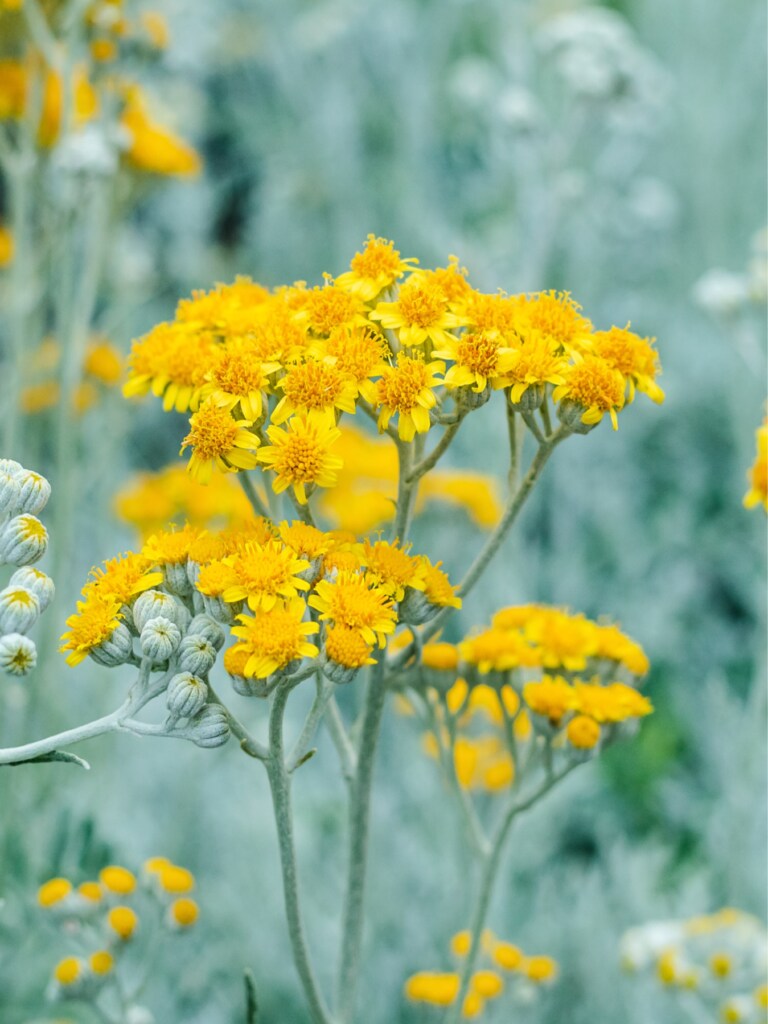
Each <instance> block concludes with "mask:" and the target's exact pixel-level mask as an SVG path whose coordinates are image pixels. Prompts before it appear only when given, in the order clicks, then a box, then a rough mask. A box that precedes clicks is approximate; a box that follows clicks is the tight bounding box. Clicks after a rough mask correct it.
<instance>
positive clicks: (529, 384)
mask: <svg viewBox="0 0 768 1024" xmlns="http://www.w3.org/2000/svg"><path fill="white" fill-rule="evenodd" d="M566 366H567V361H566V358H565V356H563V355H562V354H559V353H558V345H557V344H556V342H554V341H552V339H551V338H550V337H549V336H548V335H546V334H541V333H539V332H538V331H531V332H530V333H529V334H527V335H526V337H525V340H524V342H523V343H522V345H520V346H519V348H517V349H516V350H515V353H514V357H513V358H512V359H511V360H510V366H509V367H508V370H507V375H506V377H507V380H506V383H507V384H508V385H509V386H510V387H509V398H510V401H512V402H513V403H515V404H517V403H518V402H519V401H520V400H521V399H522V397H523V395H524V394H525V393H526V391H528V389H529V388H538V389H541V388H542V387H543V385H544V384H555V385H560V384H564V383H565V377H564V376H563V371H564V369H565V367H566Z"/></svg>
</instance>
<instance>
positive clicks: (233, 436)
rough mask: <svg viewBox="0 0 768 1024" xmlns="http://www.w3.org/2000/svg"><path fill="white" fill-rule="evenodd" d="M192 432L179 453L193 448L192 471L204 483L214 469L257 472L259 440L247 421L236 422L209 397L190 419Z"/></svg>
mask: <svg viewBox="0 0 768 1024" xmlns="http://www.w3.org/2000/svg"><path fill="white" fill-rule="evenodd" d="M189 426H190V431H189V433H188V434H187V436H186V437H185V438H184V441H183V443H182V445H181V450H180V453H179V454H182V453H183V452H184V449H185V448H191V449H192V454H191V456H190V459H189V466H188V469H189V472H190V473H191V474H192V476H193V477H194V478H195V479H196V480H199V481H200V482H201V483H208V481H209V480H210V479H211V477H212V476H213V470H214V468H216V469H219V470H221V472H222V473H232V472H237V471H238V470H240V469H254V468H255V466H257V465H258V459H257V457H256V455H255V451H256V448H258V446H259V444H260V443H261V442H260V441H259V438H258V437H257V436H256V434H254V433H253V432H252V431H250V430H248V429H247V428H248V427H249V426H250V422H249V421H248V420H236V419H233V418H232V414H231V413H230V412H229V411H228V410H227V409H226V408H222V407H221V406H219V405H217V404H216V402H215V401H214V399H213V398H208V399H207V400H206V401H205V402H203V404H202V405H201V406H200V408H199V409H198V411H197V412H196V413H193V414H192V416H191V417H190V420H189Z"/></svg>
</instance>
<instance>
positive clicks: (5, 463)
mask: <svg viewBox="0 0 768 1024" xmlns="http://www.w3.org/2000/svg"><path fill="white" fill-rule="evenodd" d="M23 472H24V467H23V466H22V464H21V463H20V462H17V461H16V460H15V459H0V473H7V474H8V476H18V475H19V473H23Z"/></svg>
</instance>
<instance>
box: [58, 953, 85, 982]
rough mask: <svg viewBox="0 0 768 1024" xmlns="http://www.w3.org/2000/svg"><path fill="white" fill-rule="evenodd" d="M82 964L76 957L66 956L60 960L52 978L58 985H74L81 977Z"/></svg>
mask: <svg viewBox="0 0 768 1024" xmlns="http://www.w3.org/2000/svg"><path fill="white" fill-rule="evenodd" d="M82 973H83V964H82V961H81V960H79V959H78V958H77V957H76V956H67V957H65V958H64V959H63V960H60V961H59V962H58V963H57V964H56V967H55V968H54V971H53V976H54V978H55V979H56V981H57V982H58V983H59V984H60V985H64V986H67V985H74V984H75V982H76V981H79V979H80V978H81V977H82Z"/></svg>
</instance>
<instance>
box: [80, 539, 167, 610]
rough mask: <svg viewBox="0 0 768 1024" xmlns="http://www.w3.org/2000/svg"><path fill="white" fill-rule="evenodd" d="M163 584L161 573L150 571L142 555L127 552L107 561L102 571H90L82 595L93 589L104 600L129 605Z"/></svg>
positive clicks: (98, 569)
mask: <svg viewBox="0 0 768 1024" xmlns="http://www.w3.org/2000/svg"><path fill="white" fill-rule="evenodd" d="M162 582H163V574H162V573H161V572H158V571H157V570H155V571H154V572H153V571H152V563H151V562H150V560H149V559H148V558H147V557H146V556H145V555H138V554H136V553H135V552H133V551H126V552H125V554H123V555H118V556H117V557H116V558H109V559H107V561H105V562H104V564H103V568H94V569H91V572H90V576H89V579H88V582H87V583H86V585H85V587H84V593H85V592H88V591H91V590H96V591H98V592H99V594H101V595H103V596H104V597H106V598H114V599H116V600H117V601H119V602H120V604H130V603H131V601H132V600H133V598H134V597H136V596H137V595H138V594H141V593H143V592H144V591H145V590H151V588H152V587H156V586H158V585H159V584H160V583H162Z"/></svg>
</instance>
